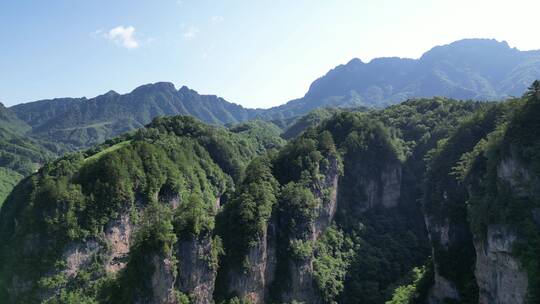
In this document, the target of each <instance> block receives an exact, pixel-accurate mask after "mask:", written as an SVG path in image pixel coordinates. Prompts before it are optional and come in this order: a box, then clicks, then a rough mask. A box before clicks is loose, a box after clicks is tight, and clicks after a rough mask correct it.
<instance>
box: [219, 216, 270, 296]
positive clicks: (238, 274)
mask: <svg viewBox="0 0 540 304" xmlns="http://www.w3.org/2000/svg"><path fill="white" fill-rule="evenodd" d="M276 262H277V261H276V244H275V224H274V222H273V221H270V223H269V224H268V227H267V228H266V229H265V231H264V232H263V234H262V236H261V237H260V238H259V240H258V242H257V245H256V246H255V247H251V248H250V249H249V253H248V254H247V256H246V267H241V269H235V270H231V272H229V274H228V278H227V282H228V290H229V291H231V292H232V293H234V294H237V295H238V296H239V297H240V298H242V299H248V300H249V301H250V303H253V304H260V303H265V299H267V298H268V292H269V290H268V289H269V286H270V284H271V283H272V281H273V280H274V272H275V269H276Z"/></svg>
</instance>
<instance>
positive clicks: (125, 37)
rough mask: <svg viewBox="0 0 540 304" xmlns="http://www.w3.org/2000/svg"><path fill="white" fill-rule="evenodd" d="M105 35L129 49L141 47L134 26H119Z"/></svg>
mask: <svg viewBox="0 0 540 304" xmlns="http://www.w3.org/2000/svg"><path fill="white" fill-rule="evenodd" d="M104 36H105V38H107V39H109V40H111V41H113V42H114V43H116V44H118V45H121V46H123V47H125V48H127V49H136V48H138V47H139V42H137V40H136V39H135V28H134V27H133V26H127V27H124V26H123V25H120V26H117V27H115V28H113V29H111V30H110V31H109V32H107V33H105V35H104Z"/></svg>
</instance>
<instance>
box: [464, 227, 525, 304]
mask: <svg viewBox="0 0 540 304" xmlns="http://www.w3.org/2000/svg"><path fill="white" fill-rule="evenodd" d="M516 238H517V236H516V234H515V233H514V232H513V231H511V230H510V229H509V228H508V227H506V226H502V225H491V226H489V227H488V230H487V237H486V239H485V240H481V239H476V240H475V242H474V245H475V248H476V269H475V275H476V280H477V283H478V287H479V303H486V304H487V303H490V304H499V303H500V304H502V303H508V304H513V303H515V304H518V303H525V299H526V294H527V285H528V280H527V274H526V273H525V271H523V269H522V268H521V267H520V264H519V261H517V260H516V258H515V257H513V256H512V245H513V244H514V242H515V241H516Z"/></svg>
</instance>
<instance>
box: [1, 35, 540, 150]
mask: <svg viewBox="0 0 540 304" xmlns="http://www.w3.org/2000/svg"><path fill="white" fill-rule="evenodd" d="M537 78H540V51H519V50H517V49H515V48H510V47H509V45H508V44H507V43H506V42H498V41H496V40H488V39H467V40H460V41H457V42H454V43H451V44H449V45H444V46H438V47H435V48H433V49H431V50H430V51H428V52H426V53H425V54H424V55H422V56H421V57H420V58H419V59H416V60H415V59H402V58H378V59H374V60H372V61H370V62H369V63H364V62H362V61H361V60H360V59H353V60H351V61H350V62H349V63H347V64H345V65H340V66H338V67H336V68H334V69H333V70H331V71H330V72H328V73H327V74H326V75H324V76H323V77H321V78H319V79H317V80H316V81H314V82H313V83H312V84H311V86H310V88H309V90H308V92H307V93H306V95H305V96H304V97H302V98H299V99H295V100H292V101H289V102H287V103H285V104H283V105H280V106H277V107H274V108H270V109H247V108H244V107H242V106H240V105H237V104H234V103H230V102H228V101H226V100H224V99H223V98H219V97H217V96H214V95H200V94H198V93H197V92H196V91H194V90H191V89H189V88H187V87H185V86H184V87H181V88H180V89H179V90H177V89H176V88H175V87H174V85H173V84H171V83H165V82H160V83H154V84H147V85H143V86H140V87H138V88H136V89H135V90H133V91H132V92H130V93H128V94H123V95H121V94H118V93H116V92H114V91H110V92H108V93H106V94H103V95H100V96H97V97H94V98H90V99H87V98H84V97H83V98H57V99H52V100H40V101H36V102H29V103H25V104H19V105H15V106H13V107H11V108H10V110H12V111H13V112H14V113H15V114H16V115H17V117H18V118H19V119H20V120H22V121H24V122H25V123H27V124H28V125H29V126H30V127H31V131H29V132H28V134H29V135H31V136H33V137H37V138H41V139H44V140H48V141H54V142H60V143H62V144H65V145H67V146H70V147H71V148H72V149H79V148H84V147H90V146H92V145H94V144H97V143H100V142H103V141H104V140H105V139H107V138H111V137H113V136H116V135H119V134H122V133H123V132H126V131H129V130H133V129H136V128H140V127H142V126H144V125H146V124H148V123H149V122H150V121H151V120H152V119H153V118H154V117H157V116H172V115H191V116H195V117H197V118H199V119H200V120H202V121H204V122H206V123H211V124H235V123H238V122H242V121H246V120H250V119H254V118H260V119H265V120H271V121H275V122H276V124H278V125H280V126H282V127H283V126H286V125H287V121H289V122H290V121H292V120H294V118H295V117H298V116H301V115H304V114H306V113H308V112H309V111H311V110H313V109H315V108H320V107H340V108H353V107H367V108H381V107H384V106H388V105H391V104H396V103H399V102H401V101H404V100H406V99H409V98H416V97H432V96H445V97H449V98H456V99H463V100H466V99H475V100H502V99H504V98H507V97H509V96H519V95H520V94H522V92H524V91H525V90H526V88H527V86H528V85H529V84H530V83H532V81H533V80H535V79H537Z"/></svg>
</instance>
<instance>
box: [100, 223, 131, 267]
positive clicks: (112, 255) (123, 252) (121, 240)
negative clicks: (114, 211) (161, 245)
mask: <svg viewBox="0 0 540 304" xmlns="http://www.w3.org/2000/svg"><path fill="white" fill-rule="evenodd" d="M132 234H133V224H132V223H131V219H130V216H129V215H128V214H127V213H126V214H121V215H120V218H119V219H118V220H115V221H112V222H110V223H108V224H107V225H106V227H105V241H106V243H107V246H108V254H107V262H106V264H105V271H107V272H108V273H113V274H116V273H117V272H118V271H120V270H121V269H124V267H126V263H127V257H128V254H129V247H130V246H131V237H132Z"/></svg>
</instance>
